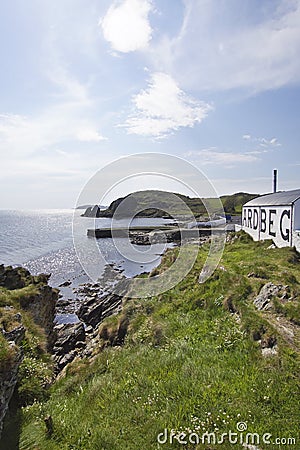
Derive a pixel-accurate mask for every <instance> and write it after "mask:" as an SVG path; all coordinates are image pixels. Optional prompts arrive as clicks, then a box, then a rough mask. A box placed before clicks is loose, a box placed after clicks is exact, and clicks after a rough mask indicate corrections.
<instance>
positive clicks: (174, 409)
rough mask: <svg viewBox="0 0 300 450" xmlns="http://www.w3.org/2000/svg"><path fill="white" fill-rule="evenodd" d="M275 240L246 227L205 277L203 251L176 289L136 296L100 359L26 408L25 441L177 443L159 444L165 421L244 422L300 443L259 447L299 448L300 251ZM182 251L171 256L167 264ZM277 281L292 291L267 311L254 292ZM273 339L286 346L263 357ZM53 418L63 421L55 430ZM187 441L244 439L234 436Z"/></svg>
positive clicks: (115, 448) (113, 323)
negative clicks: (201, 279)
mask: <svg viewBox="0 0 300 450" xmlns="http://www.w3.org/2000/svg"><path fill="white" fill-rule="evenodd" d="M268 245H269V243H268V242H259V243H254V242H252V240H251V239H250V238H249V237H248V236H246V235H244V234H243V233H242V234H240V235H239V236H238V238H237V239H236V240H234V241H232V242H229V243H228V244H227V245H226V249H225V252H224V255H223V259H222V261H221V264H220V266H219V268H218V269H217V270H216V272H215V273H214V275H213V276H212V277H211V278H210V279H209V280H208V281H207V282H206V283H205V284H203V285H200V284H198V282H197V279H198V275H199V272H200V270H201V267H202V265H203V261H204V260H205V257H206V254H207V249H205V248H203V249H201V250H200V253H199V257H198V260H197V263H196V265H195V267H194V268H193V270H192V271H191V272H190V274H189V275H188V276H187V277H186V278H185V279H184V280H183V281H182V282H181V283H180V284H178V285H177V286H176V287H175V288H174V289H172V290H170V291H169V292H166V293H164V294H162V295H160V296H158V297H153V298H149V299H146V300H137V299H135V300H127V301H126V303H125V305H124V310H123V312H122V313H121V315H120V316H114V317H111V318H109V319H107V321H106V322H105V323H104V324H103V325H102V327H101V329H100V334H101V336H102V337H103V341H102V344H101V345H100V346H99V348H98V349H95V356H94V358H92V359H91V360H83V361H77V362H74V363H73V364H71V365H70V366H69V368H68V370H67V374H66V376H64V377H62V378H61V379H60V380H59V381H58V382H56V383H55V384H54V385H53V387H52V389H51V397H50V399H49V400H48V401H42V402H36V403H34V404H33V405H32V406H28V407H26V408H24V409H23V428H22V434H21V445H20V448H22V449H33V448H36V449H40V450H43V449H47V450H56V449H60V450H62V449H78V450H79V449H84V450H89V449H90V450H95V449H99V450H101V449H103V450H104V449H105V450H135V449H136V450H140V449H145V450H151V449H153V450H154V449H158V448H162V449H176V448H178V449H179V448H182V445H181V444H179V443H178V442H177V441H176V440H175V441H174V442H173V443H172V444H170V443H166V444H165V445H161V446H158V444H157V435H158V433H161V432H162V431H163V430H164V429H165V428H167V429H168V430H173V431H174V433H175V434H177V435H178V434H179V433H180V431H183V430H185V431H186V432H187V433H190V432H191V431H194V432H196V433H197V434H198V435H201V434H202V433H203V432H205V431H209V432H212V431H214V432H215V433H217V434H218V435H219V436H220V435H221V433H222V432H224V433H226V432H229V430H232V432H236V430H237V423H238V422H245V423H246V424H247V427H248V431H249V432H256V433H260V434H263V433H270V434H272V439H275V438H276V437H280V438H289V437H294V438H295V439H296V440H297V442H298V444H296V445H294V446H288V445H286V446H282V447H281V446H278V445H268V446H266V445H265V446H264V445H259V446H258V447H259V448H261V449H265V448H268V449H273V448H277V449H278V448H287V449H288V448H299V442H300V441H299V422H298V421H299V417H300V404H299V386H300V383H299V346H300V335H299V327H298V325H299V323H300V307H299V282H300V275H299V268H300V262H299V255H298V254H297V253H295V251H294V250H292V249H289V248H285V249H268ZM177 251H178V249H173V250H170V251H168V252H167V253H166V255H165V257H164V259H163V262H162V264H161V266H160V268H159V269H158V272H159V271H163V270H164V268H165V267H167V266H169V265H170V263H171V262H172V261H173V260H174V258H175V256H176V253H177ZM156 271H157V269H156ZM268 281H272V282H273V283H275V284H282V285H284V286H286V285H288V288H287V287H286V288H285V289H287V291H288V292H289V300H287V301H283V299H278V300H277V301H276V302H275V310H274V311H272V312H258V311H257V310H256V309H255V307H254V306H253V299H254V298H255V296H256V295H257V294H258V292H259V291H260V289H261V287H262V286H263V285H264V284H266V283H267V282H268ZM277 318H278V319H277ZM124 319H127V320H129V331H128V334H127V336H126V340H125V345H124V346H122V347H110V346H109V345H108V343H109V336H110V335H111V334H113V333H114V332H115V330H116V328H117V327H118V324H120V322H122V321H124ZM292 333H293V338H291V336H292ZM275 344H276V345H275ZM268 345H269V346H270V347H273V349H276V352H274V354H273V355H272V356H269V357H265V356H263V355H262V348H263V347H268ZM47 415H50V416H51V417H52V419H53V424H54V428H53V433H50V434H49V433H48V434H47V433H46V429H45V424H44V418H45V416H47ZM185 448H187V449H210V450H212V449H217V448H222V449H232V448H242V447H241V446H238V445H237V446H232V444H229V443H228V442H227V443H226V442H225V443H223V444H222V445H217V444H216V445H214V444H209V445H208V444H206V445H202V444H200V445H197V444H192V443H189V444H187V445H185Z"/></svg>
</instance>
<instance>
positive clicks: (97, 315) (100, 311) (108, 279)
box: [53, 230, 209, 374]
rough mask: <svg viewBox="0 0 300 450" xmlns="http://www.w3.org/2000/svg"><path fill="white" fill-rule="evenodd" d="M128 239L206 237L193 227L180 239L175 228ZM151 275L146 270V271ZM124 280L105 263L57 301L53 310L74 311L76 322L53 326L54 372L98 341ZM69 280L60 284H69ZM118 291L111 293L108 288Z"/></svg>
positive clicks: (117, 305)
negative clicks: (69, 295) (70, 294)
mask: <svg viewBox="0 0 300 450" xmlns="http://www.w3.org/2000/svg"><path fill="white" fill-rule="evenodd" d="M131 239H132V243H134V244H137V245H139V244H140V245H151V244H153V243H159V242H161V241H162V239H163V240H164V242H165V241H166V240H167V242H173V243H174V245H181V244H182V243H183V242H185V243H186V242H187V241H188V242H190V243H194V244H196V245H203V244H204V243H205V242H207V241H208V240H209V236H199V235H198V233H197V232H196V231H195V234H194V233H189V235H188V236H186V237H184V236H183V239H182V236H181V234H180V231H179V230H172V231H170V232H169V233H166V232H164V233H160V232H155V233H147V232H144V233H140V232H139V233H136V234H135V235H131ZM147 274H148V276H151V274H150V272H147ZM126 280H128V279H127V278H126V277H125V276H124V275H123V273H122V272H121V271H120V270H118V269H117V268H116V267H115V266H114V265H113V264H111V265H107V266H106V268H105V271H104V273H103V275H102V277H101V278H100V279H99V280H98V282H97V283H91V282H88V283H83V284H81V285H79V286H78V287H76V288H73V293H74V297H75V298H73V299H62V298H60V299H59V300H58V301H57V305H56V311H57V313H58V314H66V313H67V314H76V316H77V318H78V322H76V323H65V324H58V325H56V326H55V332H56V334H57V341H56V342H55V345H54V347H53V359H54V362H55V366H56V369H55V370H56V373H57V374H58V373H60V372H61V371H62V370H63V369H64V368H65V367H66V366H67V364H69V363H70V362H72V361H73V360H74V359H75V358H83V357H89V356H91V355H92V353H93V348H94V347H95V346H98V345H99V341H100V339H101V337H100V336H99V328H100V326H101V324H102V322H103V321H104V319H106V318H107V317H109V316H112V315H114V314H118V313H120V312H121V311H122V303H123V299H124V298H125V297H126V294H127V282H126ZM70 284H71V282H70V281H69V280H67V281H65V282H64V283H62V284H61V286H70ZM112 291H113V292H118V294H120V295H118V294H116V293H111V292H112Z"/></svg>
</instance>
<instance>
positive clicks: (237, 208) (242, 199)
mask: <svg viewBox="0 0 300 450" xmlns="http://www.w3.org/2000/svg"><path fill="white" fill-rule="evenodd" d="M256 197H259V194H247V193H246V192H238V193H236V194H232V195H222V196H221V197H220V198H221V201H222V203H223V208H224V211H225V212H226V213H228V214H240V213H241V212H242V207H243V205H244V204H245V203H247V202H249V201H250V200H252V199H253V198H256Z"/></svg>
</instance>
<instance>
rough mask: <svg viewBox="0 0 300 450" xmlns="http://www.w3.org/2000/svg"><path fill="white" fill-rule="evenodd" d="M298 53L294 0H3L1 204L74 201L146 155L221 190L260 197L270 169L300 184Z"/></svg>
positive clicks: (299, 2) (299, 4) (299, 11)
mask: <svg viewBox="0 0 300 450" xmlns="http://www.w3.org/2000/svg"><path fill="white" fill-rule="evenodd" d="M299 56H300V0H118V1H112V0H110V1H109V0H43V1H42V2H41V1H39V0H26V2H24V0H10V1H9V2H4V1H3V2H1V3H0V57H1V71H0V157H1V178H0V191H1V197H0V208H4V209H27V208H72V207H73V206H74V205H75V204H76V201H77V198H78V196H79V194H80V192H81V190H82V189H83V188H84V186H85V184H86V183H87V182H88V180H89V179H90V178H91V177H92V176H93V175H94V174H95V172H97V171H98V170H99V169H101V168H103V167H105V166H106V165H107V164H109V163H111V162H112V161H114V160H116V159H118V158H120V157H123V156H128V155H132V154H136V153H138V154H140V153H148V152H154V153H163V154H170V155H174V156H178V157H181V158H184V159H185V160H187V161H188V162H190V163H192V164H194V165H195V166H196V167H197V168H199V169H200V170H201V171H202V172H203V173H204V175H205V176H207V177H208V179H209V180H210V181H211V183H212V184H213V186H214V187H215V189H216V191H217V193H218V195H223V194H231V193H234V192H240V191H243V192H254V193H266V192H270V191H271V189H272V171H273V169H274V168H277V169H278V171H279V189H281V190H288V189H296V188H300V180H299V169H300V154H299V142H300V86H299V83H300V57H299ZM158 170H159V168H158ZM142 185H143V183H141V182H140V181H139V183H137V188H139V189H140V188H142ZM153 187H155V186H153ZM166 188H167V186H166Z"/></svg>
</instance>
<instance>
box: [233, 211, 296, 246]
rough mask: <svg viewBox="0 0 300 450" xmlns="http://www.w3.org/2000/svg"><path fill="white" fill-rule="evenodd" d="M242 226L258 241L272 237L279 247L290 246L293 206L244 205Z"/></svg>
mask: <svg viewBox="0 0 300 450" xmlns="http://www.w3.org/2000/svg"><path fill="white" fill-rule="evenodd" d="M299 219H300V217H299ZM242 227H243V230H244V231H246V232H247V233H248V234H250V235H251V236H252V237H253V239H254V240H256V241H259V240H265V239H272V240H273V242H274V243H275V244H276V245H277V246H278V247H287V246H290V245H291V243H292V207H291V206H249V207H248V206H244V207H243V214H242Z"/></svg>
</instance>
